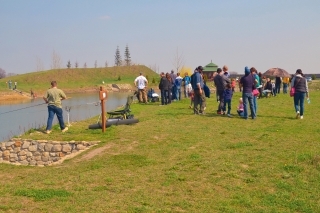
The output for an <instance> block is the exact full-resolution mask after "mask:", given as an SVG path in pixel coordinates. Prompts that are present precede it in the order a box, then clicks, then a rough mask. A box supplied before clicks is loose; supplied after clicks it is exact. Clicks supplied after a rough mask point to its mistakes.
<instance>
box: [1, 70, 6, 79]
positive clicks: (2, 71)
mask: <svg viewBox="0 0 320 213" xmlns="http://www.w3.org/2000/svg"><path fill="white" fill-rule="evenodd" d="M5 77H6V71H5V70H4V69H2V68H0V79H1V78H5Z"/></svg>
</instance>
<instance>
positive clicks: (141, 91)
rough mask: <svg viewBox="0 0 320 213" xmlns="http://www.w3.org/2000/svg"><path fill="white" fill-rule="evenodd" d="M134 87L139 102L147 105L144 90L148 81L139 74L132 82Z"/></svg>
mask: <svg viewBox="0 0 320 213" xmlns="http://www.w3.org/2000/svg"><path fill="white" fill-rule="evenodd" d="M134 85H135V86H136V87H137V88H138V94H139V102H140V103H141V102H144V103H148V102H147V101H148V99H147V92H146V88H147V85H148V80H147V79H146V78H145V77H144V76H143V75H142V73H140V75H139V76H138V77H137V78H136V79H135V80H134Z"/></svg>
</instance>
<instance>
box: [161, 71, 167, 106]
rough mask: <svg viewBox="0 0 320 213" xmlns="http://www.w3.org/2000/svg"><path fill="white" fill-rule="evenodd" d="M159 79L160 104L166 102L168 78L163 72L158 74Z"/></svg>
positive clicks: (165, 103)
mask: <svg viewBox="0 0 320 213" xmlns="http://www.w3.org/2000/svg"><path fill="white" fill-rule="evenodd" d="M160 77H161V80H160V83H159V89H160V91H161V105H167V104H168V93H169V80H168V79H167V78H166V76H165V74H164V72H162V73H161V74H160Z"/></svg>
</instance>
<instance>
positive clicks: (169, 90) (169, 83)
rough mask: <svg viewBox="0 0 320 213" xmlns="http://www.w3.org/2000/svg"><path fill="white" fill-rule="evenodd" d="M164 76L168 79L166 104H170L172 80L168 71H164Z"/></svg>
mask: <svg viewBox="0 0 320 213" xmlns="http://www.w3.org/2000/svg"><path fill="white" fill-rule="evenodd" d="M166 78H167V79H168V96H167V97H168V104H171V101H172V87H173V82H172V78H171V76H170V74H169V73H166Z"/></svg>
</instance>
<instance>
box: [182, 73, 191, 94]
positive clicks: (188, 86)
mask: <svg viewBox="0 0 320 213" xmlns="http://www.w3.org/2000/svg"><path fill="white" fill-rule="evenodd" d="M183 82H184V97H185V98H188V96H189V92H190V91H191V89H192V87H191V84H190V82H191V78H190V76H189V74H188V73H187V72H186V73H185V76H184V78H183Z"/></svg>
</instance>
